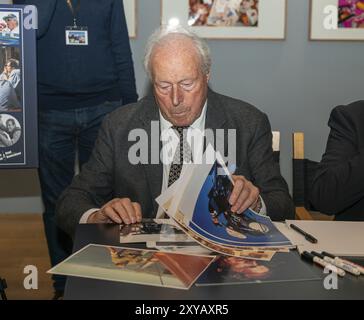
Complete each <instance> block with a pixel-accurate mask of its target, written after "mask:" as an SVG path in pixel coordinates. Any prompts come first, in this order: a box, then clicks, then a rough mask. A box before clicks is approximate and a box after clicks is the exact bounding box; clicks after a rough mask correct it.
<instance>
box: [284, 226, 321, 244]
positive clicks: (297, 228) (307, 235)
mask: <svg viewBox="0 0 364 320" xmlns="http://www.w3.org/2000/svg"><path fill="white" fill-rule="evenodd" d="M289 226H290V227H291V228H292V229H293V230H295V231H297V232H298V233H300V234H302V235H303V236H304V237H305V239H306V240H307V241H310V242H311V243H317V239H316V238H315V237H314V236H312V235H311V234H309V233H307V232H306V231H304V230H302V229H301V228H299V227H297V226H296V225H295V224H293V223H291V224H290V225H289Z"/></svg>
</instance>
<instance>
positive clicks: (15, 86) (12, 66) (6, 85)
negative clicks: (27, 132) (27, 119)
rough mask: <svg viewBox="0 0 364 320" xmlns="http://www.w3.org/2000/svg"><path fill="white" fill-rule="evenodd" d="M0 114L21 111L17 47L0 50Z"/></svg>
mask: <svg viewBox="0 0 364 320" xmlns="http://www.w3.org/2000/svg"><path fill="white" fill-rule="evenodd" d="M0 71H1V73H0V112H4V111H8V112H16V111H21V110H22V76H21V65H20V53H19V47H5V46H3V47H1V48H0Z"/></svg>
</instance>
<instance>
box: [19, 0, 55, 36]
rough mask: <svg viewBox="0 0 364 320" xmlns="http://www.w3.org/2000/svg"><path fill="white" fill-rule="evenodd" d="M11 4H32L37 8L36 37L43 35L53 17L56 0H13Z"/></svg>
mask: <svg viewBox="0 0 364 320" xmlns="http://www.w3.org/2000/svg"><path fill="white" fill-rule="evenodd" d="M13 4H19V5H34V6H36V7H37V10H38V31H37V37H38V38H41V37H43V36H44V35H45V34H46V32H47V30H48V27H49V25H50V22H51V20H52V18H53V15H54V12H55V9H56V4H57V0H13Z"/></svg>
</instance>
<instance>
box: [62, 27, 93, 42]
mask: <svg viewBox="0 0 364 320" xmlns="http://www.w3.org/2000/svg"><path fill="white" fill-rule="evenodd" d="M66 45H67V46H87V45H88V31H87V27H79V26H77V27H66Z"/></svg>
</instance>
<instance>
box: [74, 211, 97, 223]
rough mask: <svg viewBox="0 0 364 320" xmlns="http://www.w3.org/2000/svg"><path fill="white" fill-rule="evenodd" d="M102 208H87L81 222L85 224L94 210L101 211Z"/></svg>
mask: <svg viewBox="0 0 364 320" xmlns="http://www.w3.org/2000/svg"><path fill="white" fill-rule="evenodd" d="M99 210H100V209H96V208H92V209H89V210H87V211H86V212H85V213H84V214H83V215H82V216H81V219H80V222H79V223H80V224H85V223H87V220H88V218H89V217H90V215H92V214H93V213H94V212H96V211H99Z"/></svg>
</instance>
